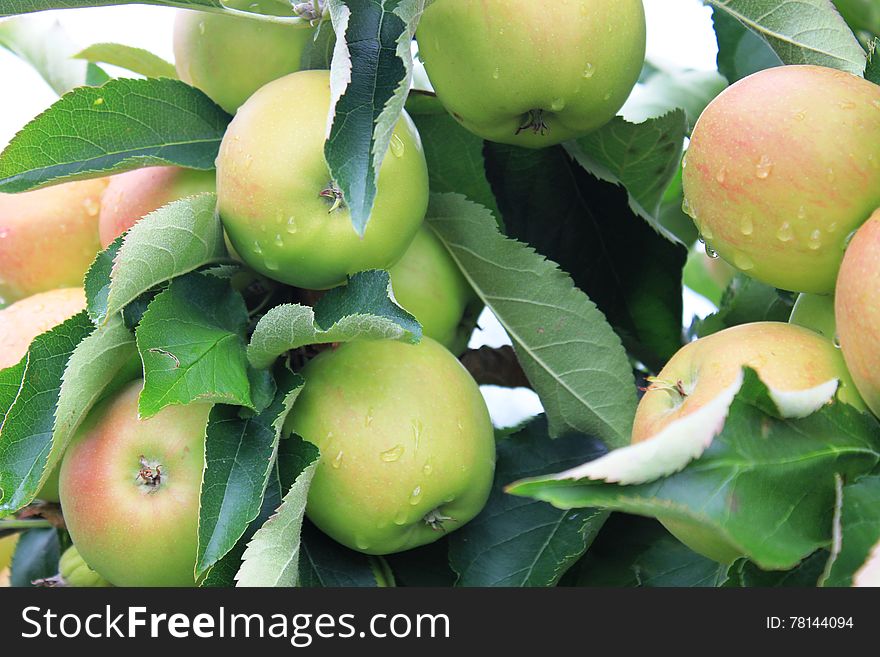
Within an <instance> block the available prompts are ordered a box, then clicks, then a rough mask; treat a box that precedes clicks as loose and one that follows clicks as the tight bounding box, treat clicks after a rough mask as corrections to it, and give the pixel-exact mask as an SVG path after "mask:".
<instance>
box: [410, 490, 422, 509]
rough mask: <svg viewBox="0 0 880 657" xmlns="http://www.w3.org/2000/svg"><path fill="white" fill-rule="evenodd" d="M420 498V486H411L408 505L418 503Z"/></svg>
mask: <svg viewBox="0 0 880 657" xmlns="http://www.w3.org/2000/svg"><path fill="white" fill-rule="evenodd" d="M421 499H422V487H421V486H416V487H415V488H413V491H412V493H410V496H409V503H410V505H412V506H415V505H416V504H418V503H419V502H420V501H421Z"/></svg>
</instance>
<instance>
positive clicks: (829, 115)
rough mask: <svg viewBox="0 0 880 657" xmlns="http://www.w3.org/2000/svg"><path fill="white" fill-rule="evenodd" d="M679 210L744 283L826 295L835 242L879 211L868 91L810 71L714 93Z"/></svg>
mask: <svg viewBox="0 0 880 657" xmlns="http://www.w3.org/2000/svg"><path fill="white" fill-rule="evenodd" d="M683 182H684V194H685V209H686V211H688V212H689V213H690V214H691V216H692V217H693V218H694V222H695V223H696V225H697V228H698V229H699V230H700V232H701V234H702V236H703V237H704V238H705V240H706V242H707V243H708V244H710V245H711V246H712V248H713V249H715V250H716V251H717V252H718V253H719V254H720V255H721V257H723V258H724V259H725V260H727V261H728V262H729V263H731V264H732V265H734V266H735V267H736V268H737V269H739V270H741V271H744V272H745V273H747V274H749V275H750V276H752V277H754V278H757V279H758V280H761V281H763V282H765V283H768V284H770V285H774V286H776V287H779V288H783V289H786V290H792V291H795V292H812V293H816V294H831V293H833V292H834V283H835V279H836V276H837V271H838V269H839V267H840V262H841V259H842V258H843V251H844V246H845V244H846V240H847V236H848V235H849V234H850V233H851V232H852V231H854V230H855V229H856V228H858V227H859V226H860V225H861V224H862V223H864V221H865V220H866V219H867V218H868V217H869V216H870V215H871V213H872V212H873V211H874V210H875V209H876V208H877V207H878V206H880V87H878V86H877V85H874V84H872V83H870V82H868V81H867V80H865V79H863V78H859V77H856V76H854V75H850V74H849V73H844V72H841V71H837V70H832V69H828V68H822V67H819V66H781V67H778V68H772V69H767V70H764V71H761V72H759V73H755V74H754V75H751V76H749V77H747V78H745V79H743V80H740V81H739V82H737V83H736V84H734V85H733V86H731V87H729V88H728V89H727V90H725V91H724V92H722V93H721V94H720V95H719V96H718V97H717V98H716V99H715V100H714V101H712V103H710V105H709V106H708V107H707V108H706V110H705V111H704V112H703V114H702V115H701V116H700V119H699V121H698V122H697V124H696V127H695V128H694V132H693V135H692V137H691V143H690V147H689V148H688V152H687V156H686V167H685V169H684V177H683Z"/></svg>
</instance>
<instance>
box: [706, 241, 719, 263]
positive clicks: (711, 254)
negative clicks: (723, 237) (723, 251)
mask: <svg viewBox="0 0 880 657" xmlns="http://www.w3.org/2000/svg"><path fill="white" fill-rule="evenodd" d="M706 255H707V256H709V257H710V258H712V260H715V259H716V258H717V257H718V251H716V250H715V249H713V248H712V247H711V245H709V244H706Z"/></svg>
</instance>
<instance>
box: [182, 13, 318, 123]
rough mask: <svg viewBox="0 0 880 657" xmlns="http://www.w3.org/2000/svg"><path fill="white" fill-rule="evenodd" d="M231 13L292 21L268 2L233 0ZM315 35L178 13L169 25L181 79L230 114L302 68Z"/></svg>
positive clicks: (287, 27)
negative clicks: (272, 16) (171, 27)
mask: <svg viewBox="0 0 880 657" xmlns="http://www.w3.org/2000/svg"><path fill="white" fill-rule="evenodd" d="M224 4H225V5H226V6H228V7H230V8H232V9H239V10H244V11H250V12H252V13H257V14H266V15H274V16H293V12H292V10H291V8H290V5H289V4H287V5H285V4H283V3H279V2H273V1H272V0H259V1H254V0H232V1H230V2H226V3H224ZM314 35H315V31H314V30H313V29H312V28H310V27H308V26H307V25H306V26H304V27H303V26H301V25H281V24H277V23H267V22H264V21H259V20H253V19H250V18H247V17H240V18H239V17H236V16H224V15H221V14H214V13H207V12H200V11H180V12H178V13H177V18H176V20H175V22H174V60H175V65H176V67H177V74H178V75H179V76H180V79H181V80H183V81H185V82H188V83H189V84H191V85H193V86H194V87H198V88H199V89H201V90H202V91H204V92H205V93H206V94H207V95H208V96H209V97H210V98H211V99H212V100H213V101H214V102H215V103H217V104H218V105H220V107H222V108H223V109H225V110H226V111H227V112H229V113H230V114H235V112H236V111H237V110H238V108H239V107H241V105H242V104H244V102H245V101H246V100H247V99H248V98H249V97H250V96H251V95H252V94H253V93H254V92H255V91H256V90H257V89H259V88H260V87H262V86H263V85H264V84H266V83H268V82H271V81H272V80H276V79H278V78H280V77H282V76H285V75H287V74H288V73H293V72H294V71H298V70H299V69H300V68H301V65H300V62H301V60H302V55H303V51H304V50H305V48H306V46H307V45H308V43H309V41H311V39H312V38H314Z"/></svg>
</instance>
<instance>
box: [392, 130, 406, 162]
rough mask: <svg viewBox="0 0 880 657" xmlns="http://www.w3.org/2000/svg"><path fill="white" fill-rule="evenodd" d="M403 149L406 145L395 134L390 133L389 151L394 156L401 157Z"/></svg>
mask: <svg viewBox="0 0 880 657" xmlns="http://www.w3.org/2000/svg"><path fill="white" fill-rule="evenodd" d="M405 150H406V147H405V146H404V144H403V140H402V139H401V138H400V137H398V136H397V135H391V152H392V153H393V154H394V157H403V152H404V151H405Z"/></svg>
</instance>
